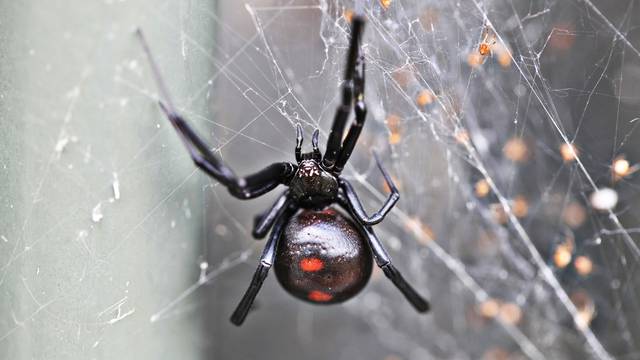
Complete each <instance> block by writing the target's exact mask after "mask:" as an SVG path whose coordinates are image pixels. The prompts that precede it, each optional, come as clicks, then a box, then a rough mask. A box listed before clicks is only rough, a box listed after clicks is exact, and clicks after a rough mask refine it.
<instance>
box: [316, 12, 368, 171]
mask: <svg viewBox="0 0 640 360" xmlns="http://www.w3.org/2000/svg"><path fill="white" fill-rule="evenodd" d="M351 24H352V25H351V43H350V45H349V54H348V55H347V67H346V71H345V76H344V82H343V83H342V101H341V103H340V106H338V109H337V110H336V115H335V116H334V118H333V125H332V126H331V132H329V138H328V139H327V147H326V149H325V153H324V157H323V159H322V165H323V166H324V167H325V168H326V169H329V170H331V169H333V167H334V165H335V163H336V160H337V159H338V153H339V152H340V149H341V147H342V136H343V133H344V127H345V125H346V124H347V119H348V117H349V113H350V112H351V105H352V103H353V93H354V89H355V84H354V77H355V73H356V65H357V63H358V53H359V47H360V38H361V37H362V30H363V28H364V19H363V18H361V17H354V18H353V20H352V22H351Z"/></svg>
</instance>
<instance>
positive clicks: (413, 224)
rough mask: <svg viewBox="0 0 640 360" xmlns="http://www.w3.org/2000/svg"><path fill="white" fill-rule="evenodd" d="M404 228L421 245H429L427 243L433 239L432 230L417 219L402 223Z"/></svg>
mask: <svg viewBox="0 0 640 360" xmlns="http://www.w3.org/2000/svg"><path fill="white" fill-rule="evenodd" d="M404 226H405V229H407V230H408V231H410V232H411V233H412V234H413V235H414V236H415V237H416V240H417V241H418V242H419V243H420V244H422V245H425V246H426V245H429V243H430V242H431V241H433V239H435V235H434V232H433V230H432V229H431V228H430V227H429V226H428V225H426V224H424V223H423V222H422V221H420V219H418V218H410V219H409V220H407V221H406V222H405V223H404Z"/></svg>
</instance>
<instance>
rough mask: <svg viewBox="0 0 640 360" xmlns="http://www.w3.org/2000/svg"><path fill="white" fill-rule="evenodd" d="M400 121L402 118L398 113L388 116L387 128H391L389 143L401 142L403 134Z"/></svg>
mask: <svg viewBox="0 0 640 360" xmlns="http://www.w3.org/2000/svg"><path fill="white" fill-rule="evenodd" d="M400 122H401V119H400V117H399V116H398V115H395V114H390V115H389V116H388V117H387V120H386V123H387V128H389V132H390V134H389V143H390V144H391V145H396V144H398V143H400V140H401V139H402V136H401V135H400Z"/></svg>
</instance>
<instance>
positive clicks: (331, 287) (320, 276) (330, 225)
mask: <svg viewBox="0 0 640 360" xmlns="http://www.w3.org/2000/svg"><path fill="white" fill-rule="evenodd" d="M276 254H277V255H276V259H275V264H274V268H275V272H276V276H277V278H278V281H279V282H280V284H281V285H282V287H283V288H284V289H285V290H287V291H288V292H289V293H290V294H292V295H293V296H295V297H297V298H299V299H302V300H305V301H309V302H312V303H317V304H333V303H339V302H343V301H345V300H348V299H350V298H352V297H353V296H355V295H356V294H357V293H358V292H360V290H362V288H364V286H365V285H366V284H367V281H368V280H369V277H370V276H371V268H372V263H373V261H372V257H371V252H370V250H369V247H368V245H367V244H366V240H365V239H364V237H363V236H362V234H361V233H360V232H359V231H358V230H357V229H356V227H355V226H354V225H353V223H352V222H351V221H350V220H348V219H347V218H345V217H344V216H343V215H342V214H340V213H339V212H338V211H336V210H334V209H332V208H327V209H325V210H322V211H315V210H302V211H301V212H299V213H298V214H297V215H295V216H294V217H293V218H291V220H290V221H289V223H288V224H287V226H286V228H285V229H284V232H283V234H282V237H281V239H280V241H279V243H278V251H277V252H276Z"/></svg>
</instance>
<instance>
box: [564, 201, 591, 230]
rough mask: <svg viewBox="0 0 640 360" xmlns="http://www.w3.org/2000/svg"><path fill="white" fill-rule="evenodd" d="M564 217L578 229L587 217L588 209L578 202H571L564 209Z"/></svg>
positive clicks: (567, 222) (568, 223) (566, 221)
mask: <svg viewBox="0 0 640 360" xmlns="http://www.w3.org/2000/svg"><path fill="white" fill-rule="evenodd" d="M562 219H563V220H564V222H565V223H566V224H567V225H569V226H570V227H571V228H573V229H577V228H579V227H580V226H582V224H583V223H584V221H585V220H586V219H587V211H586V210H585V209H584V207H583V206H582V205H580V204H579V203H577V202H571V203H569V204H567V206H566V207H565V208H564V210H563V211H562Z"/></svg>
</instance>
